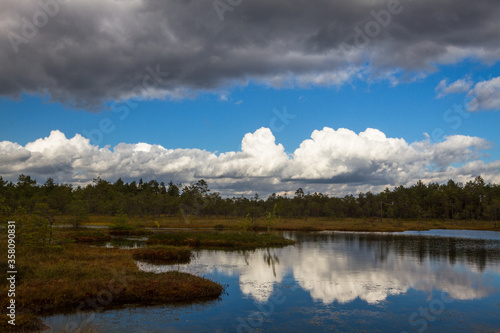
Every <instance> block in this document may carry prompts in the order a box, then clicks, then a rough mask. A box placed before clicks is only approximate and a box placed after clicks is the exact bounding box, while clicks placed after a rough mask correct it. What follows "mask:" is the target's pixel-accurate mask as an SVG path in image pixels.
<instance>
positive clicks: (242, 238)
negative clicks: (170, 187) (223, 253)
mask: <svg viewBox="0 0 500 333" xmlns="http://www.w3.org/2000/svg"><path fill="white" fill-rule="evenodd" d="M294 243H295V242H294V241H293V240H290V239H286V238H284V237H283V236H278V235H274V234H269V233H262V234H259V233H254V232H222V233H215V232H189V231H186V232H184V231H182V232H170V233H161V234H156V235H153V236H151V237H150V238H149V239H148V240H147V241H146V244H162V245H174V246H191V247H207V248H233V249H243V248H244V249H251V248H259V247H280V246H287V245H292V244H294Z"/></svg>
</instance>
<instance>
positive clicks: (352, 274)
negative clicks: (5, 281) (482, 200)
mask: <svg viewBox="0 0 500 333" xmlns="http://www.w3.org/2000/svg"><path fill="white" fill-rule="evenodd" d="M499 234H500V233H497V232H480V233H468V232H453V231H452V232H447V231H430V232H424V233H416V232H406V233H394V234H389V233H345V232H317V233H298V232H285V233H284V235H285V236H286V237H288V238H292V239H295V240H296V241H297V243H296V244H295V245H293V246H288V247H285V248H279V249H273V248H271V249H260V250H255V251H239V252H224V251H213V250H201V251H198V252H196V257H195V258H194V260H192V261H191V263H190V264H186V265H173V266H167V265H153V264H148V263H145V262H136V264H137V266H138V268H139V269H141V270H144V271H149V272H155V273H158V274H161V273H162V272H166V271H169V270H180V271H184V272H189V273H193V274H196V275H199V276H204V277H207V278H210V279H212V280H215V281H218V282H220V283H222V284H225V285H227V289H226V294H224V295H223V296H222V297H221V298H220V299H219V300H218V301H214V302H209V303H202V304H195V305H187V306H154V307H125V308H121V309H115V310H110V311H105V312H97V313H88V314H85V315H83V316H82V315H57V316H52V317H48V318H45V319H46V323H47V324H48V325H49V326H51V327H52V328H54V331H59V330H64V328H65V327H66V328H68V330H67V331H72V328H74V327H78V326H79V325H80V324H81V323H84V324H83V326H85V327H91V328H93V330H94V331H97V332H121V333H126V332H424V331H426V332H500V235H499ZM73 331H74V330H73Z"/></svg>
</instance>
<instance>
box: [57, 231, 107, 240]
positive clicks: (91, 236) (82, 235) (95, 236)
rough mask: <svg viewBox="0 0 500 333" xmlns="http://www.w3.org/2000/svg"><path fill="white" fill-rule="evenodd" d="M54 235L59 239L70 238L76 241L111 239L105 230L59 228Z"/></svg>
mask: <svg viewBox="0 0 500 333" xmlns="http://www.w3.org/2000/svg"><path fill="white" fill-rule="evenodd" d="M56 237H58V238H59V239H66V240H72V241H74V242H76V243H94V242H107V241H110V240H111V236H110V234H109V232H107V231H100V230H88V229H76V230H75V229H70V230H64V231H61V230H59V231H58V232H57V234H56ZM56 241H57V238H56Z"/></svg>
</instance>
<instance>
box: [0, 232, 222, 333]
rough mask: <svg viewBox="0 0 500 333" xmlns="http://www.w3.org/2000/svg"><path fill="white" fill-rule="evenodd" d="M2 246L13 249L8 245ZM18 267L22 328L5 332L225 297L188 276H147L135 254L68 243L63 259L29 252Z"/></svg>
mask: <svg viewBox="0 0 500 333" xmlns="http://www.w3.org/2000/svg"><path fill="white" fill-rule="evenodd" d="M0 246H4V248H6V247H7V244H6V242H5V240H2V241H1V242H0ZM16 266H17V270H18V271H19V272H22V278H20V279H18V280H17V281H16V282H17V284H16V326H15V327H13V326H11V325H9V324H8V323H7V321H6V320H2V321H1V322H0V331H1V332H7V331H11V330H13V329H14V330H16V331H23V330H24V331H33V330H34V329H40V328H42V325H43V323H42V321H41V320H40V319H39V316H41V315H47V314H55V313H64V312H77V311H95V310H98V311H100V310H105V309H108V308H112V307H115V306H119V305H122V304H137V305H149V304H165V303H178V302H180V303H186V302H193V301H203V300H213V299H217V298H218V297H219V296H220V295H221V293H222V292H223V287H222V286H221V285H219V284H217V283H215V282H213V281H210V280H207V279H203V278H200V277H196V276H193V275H190V274H186V273H179V272H168V273H164V274H154V273H146V272H141V271H139V270H138V269H137V266H136V265H135V264H134V259H133V253H132V251H128V250H122V249H103V248H96V247H90V246H88V245H85V244H76V243H67V244H64V246H63V251H59V252H58V253H55V252H46V251H45V252H44V251H29V250H28V249H24V251H23V254H22V256H20V257H19V258H18V259H17V262H16ZM4 281H6V280H4ZM4 281H3V282H2V285H1V291H0V292H1V295H0V306H1V307H2V308H4V309H5V307H6V306H7V303H8V301H9V299H8V298H7V289H8V287H7V285H6V283H5V282H4Z"/></svg>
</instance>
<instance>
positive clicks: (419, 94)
mask: <svg viewBox="0 0 500 333" xmlns="http://www.w3.org/2000/svg"><path fill="white" fill-rule="evenodd" d="M499 16H500V3H499V2H498V1H486V0H479V1H474V2H472V1H467V0H454V1H451V0H432V1H431V0H418V1H417V0H400V1H399V0H383V1H382V0H360V1H356V2H353V1H347V0H342V1H326V0H317V1H305V0H287V1H285V0H274V1H264V0H252V1H249V0H200V1H185V0H182V1H181V0H169V1H160V0H120V1H119V0H100V1H96V0H40V1H17V0H3V1H2V2H1V3H0V176H2V177H3V178H4V179H7V180H11V181H16V179H17V176H18V175H19V174H29V175H31V176H32V177H34V178H36V179H37V181H38V182H39V183H43V182H45V180H46V179H47V178H48V177H51V178H54V179H55V180H56V181H57V182H59V183H71V184H74V185H85V184H88V183H90V182H92V180H93V179H95V178H97V177H101V178H103V179H106V180H109V181H112V182H114V181H116V179H118V178H122V179H123V180H125V181H132V180H138V179H139V178H143V179H144V180H150V179H156V180H158V181H164V182H166V183H167V182H168V181H170V180H172V181H174V182H175V183H182V184H188V183H191V182H196V181H197V180H199V179H202V178H203V179H205V180H206V181H207V182H208V184H209V186H210V187H211V188H212V189H213V190H215V191H219V192H221V193H222V194H224V195H228V196H233V195H234V196H239V195H252V194H253V193H259V194H261V195H268V194H270V193H279V194H285V193H288V194H289V195H290V194H293V193H294V192H295V190H296V189H297V188H299V187H302V188H303V189H304V191H305V192H322V193H324V194H328V195H335V196H343V195H346V194H357V193H359V192H367V191H372V192H379V191H382V190H383V189H384V188H385V187H389V188H392V187H394V186H400V185H403V186H411V185H412V184H414V183H416V182H417V181H418V180H422V181H424V182H425V183H428V182H438V183H445V182H447V181H448V179H453V180H455V181H458V182H464V183H465V182H467V181H470V180H471V179H473V178H474V177H476V176H478V175H481V176H482V177H483V178H484V179H485V181H486V182H492V183H500V148H499V146H498V144H499V143H500V133H499V131H498V128H499V126H498V125H499V120H500V113H499V112H498V111H499V109H500V62H499V60H500V33H499V31H500V21H499V20H498V17H499Z"/></svg>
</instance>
